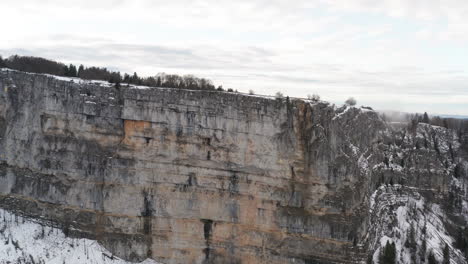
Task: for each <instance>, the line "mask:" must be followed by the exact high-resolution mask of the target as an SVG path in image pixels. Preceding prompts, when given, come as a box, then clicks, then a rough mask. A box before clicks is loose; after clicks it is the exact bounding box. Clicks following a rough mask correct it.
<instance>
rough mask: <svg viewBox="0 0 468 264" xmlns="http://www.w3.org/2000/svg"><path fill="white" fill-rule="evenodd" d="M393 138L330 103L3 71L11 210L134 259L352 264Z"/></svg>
mask: <svg viewBox="0 0 468 264" xmlns="http://www.w3.org/2000/svg"><path fill="white" fill-rule="evenodd" d="M385 130H386V128H385V126H384V123H383V122H382V121H381V120H380V119H379V118H378V116H377V114H376V113H375V112H373V111H368V110H365V109H358V108H340V109H336V108H335V107H334V106H331V105H329V104H327V103H324V102H317V103H310V102H305V101H302V100H289V99H287V98H286V99H283V100H272V99H267V98H261V97H256V96H244V95H237V94H233V93H221V92H210V91H188V90H178V89H163V88H151V89H137V88H135V87H125V86H122V87H120V88H115V87H112V86H106V85H102V84H101V85H97V84H93V83H90V82H87V83H83V82H80V83H77V82H76V81H75V82H70V81H63V80H57V79H55V78H53V77H48V76H43V75H35V74H27V73H21V72H15V71H5V70H4V71H0V207H2V208H4V209H7V210H11V211H14V212H16V213H21V214H24V215H27V216H29V217H33V218H41V219H42V220H43V221H44V222H48V223H50V224H52V225H58V226H60V227H62V228H64V229H67V230H70V234H71V235H72V236H79V237H89V238H93V239H97V240H99V241H100V242H101V243H102V244H103V245H104V246H105V247H106V248H107V249H109V250H110V251H111V252H112V253H114V254H116V255H118V256H120V257H123V258H125V259H128V260H142V259H145V258H147V257H150V258H153V259H155V260H157V261H160V262H163V263H353V262H355V261H357V260H362V259H365V257H366V256H367V253H366V248H365V246H366V244H365V241H366V239H365V236H366V228H367V227H368V223H367V222H366V221H367V219H368V207H369V204H368V199H369V196H370V194H371V193H372V191H373V190H374V189H375V186H376V185H377V181H379V179H380V177H383V176H381V175H383V172H381V171H379V174H378V176H375V173H374V172H373V170H369V168H372V167H373V166H374V165H375V164H379V163H380V162H382V161H384V158H385V155H384V154H383V153H384V152H385V150H382V149H381V148H382V144H383V143H384V141H385V136H384V134H383V133H382V131H385ZM361 242H362V243H361Z"/></svg>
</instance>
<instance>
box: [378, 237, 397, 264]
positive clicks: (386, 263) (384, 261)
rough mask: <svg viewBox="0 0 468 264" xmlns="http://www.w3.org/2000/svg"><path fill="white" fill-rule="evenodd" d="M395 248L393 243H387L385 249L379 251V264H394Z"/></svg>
mask: <svg viewBox="0 0 468 264" xmlns="http://www.w3.org/2000/svg"><path fill="white" fill-rule="evenodd" d="M395 263H396V248H395V243H393V242H392V243H390V242H388V241H387V244H386V245H385V247H383V248H382V249H381V250H380V257H379V264H395Z"/></svg>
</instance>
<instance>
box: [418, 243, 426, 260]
mask: <svg viewBox="0 0 468 264" xmlns="http://www.w3.org/2000/svg"><path fill="white" fill-rule="evenodd" d="M426 250H427V244H426V238H423V239H422V242H421V248H420V249H419V258H420V259H421V262H424V261H426Z"/></svg>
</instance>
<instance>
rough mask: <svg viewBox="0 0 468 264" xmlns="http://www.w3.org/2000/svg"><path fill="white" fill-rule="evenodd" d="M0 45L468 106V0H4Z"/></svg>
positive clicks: (339, 97)
mask: <svg viewBox="0 0 468 264" xmlns="http://www.w3.org/2000/svg"><path fill="white" fill-rule="evenodd" d="M0 10H1V17H2V29H1V38H0V54H1V55H3V56H9V55H11V54H20V55H34V56H41V57H46V58H50V59H55V60H60V61H63V62H66V63H75V64H81V63H83V64H85V65H94V66H105V67H109V68H112V69H117V70H120V71H123V72H134V71H136V72H138V73H140V75H146V76H147V75H153V74H156V73H158V72H166V73H178V74H188V73H192V74H195V75H197V76H200V77H208V78H210V79H212V80H213V81H214V83H215V84H217V85H219V84H222V85H223V86H224V87H225V88H234V89H237V90H239V91H248V90H249V89H252V90H254V91H255V92H256V93H258V94H274V93H275V92H277V91H281V92H283V93H284V94H287V95H290V96H297V97H306V96H307V94H314V93H316V94H319V95H321V97H322V99H325V100H329V101H331V102H333V103H337V104H341V103H342V102H343V101H344V100H345V99H346V98H348V97H350V96H354V97H355V98H356V99H357V100H358V104H359V105H370V106H373V107H374V108H376V109H388V110H400V111H410V112H424V111H428V112H430V113H434V114H435V113H439V114H460V115H468V18H467V16H468V1H467V0H378V1H377V0H375V1H371V0H343V1H332V0H316V1H314V0H287V1H283V0H269V1H266V0H258V1H256V0H236V1H226V0H203V1H202V0H200V1H198V0H170V1H167V0H166V1H150V0H79V1H75V0H67V1H59V0H41V1H35V0H34V1H33V0H22V1H19V0H1V1H0Z"/></svg>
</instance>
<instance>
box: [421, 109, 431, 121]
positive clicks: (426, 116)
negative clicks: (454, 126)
mask: <svg viewBox="0 0 468 264" xmlns="http://www.w3.org/2000/svg"><path fill="white" fill-rule="evenodd" d="M421 123H426V124H429V123H430V120H429V116H428V115H427V112H424V115H423V118H422V121H421Z"/></svg>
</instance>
